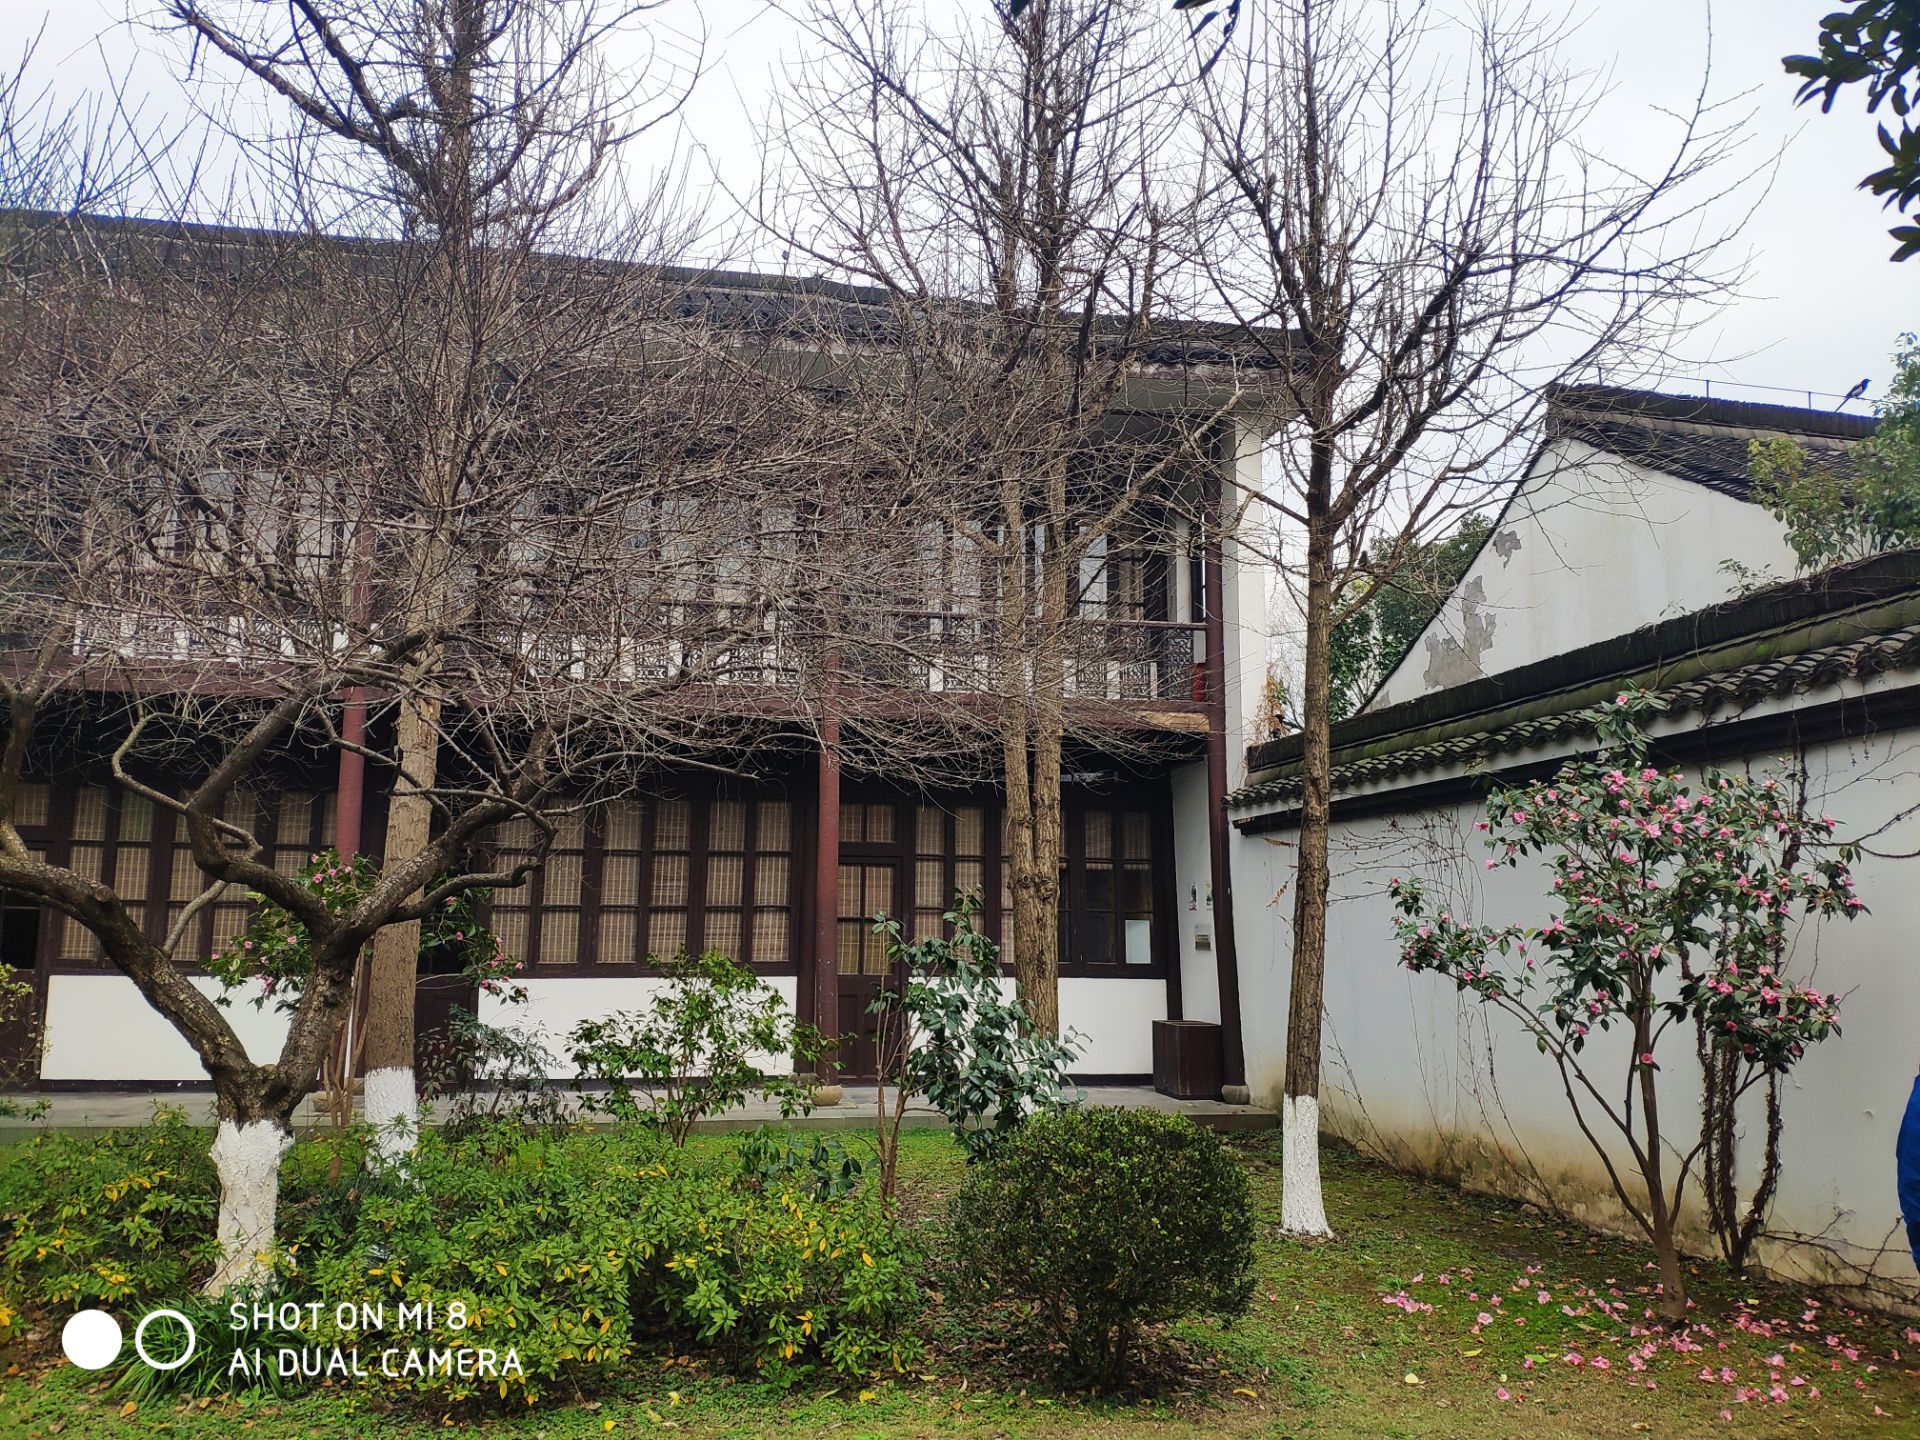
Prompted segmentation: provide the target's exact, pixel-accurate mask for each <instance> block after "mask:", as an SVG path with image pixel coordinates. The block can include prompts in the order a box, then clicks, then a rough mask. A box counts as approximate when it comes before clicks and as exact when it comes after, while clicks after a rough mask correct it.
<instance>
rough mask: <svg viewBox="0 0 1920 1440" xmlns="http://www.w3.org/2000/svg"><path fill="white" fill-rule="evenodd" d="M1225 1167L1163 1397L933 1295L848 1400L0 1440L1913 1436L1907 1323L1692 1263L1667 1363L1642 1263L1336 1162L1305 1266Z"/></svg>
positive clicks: (681, 1373) (691, 1375)
mask: <svg viewBox="0 0 1920 1440" xmlns="http://www.w3.org/2000/svg"><path fill="white" fill-rule="evenodd" d="M698 1143H703V1144H720V1143H726V1142H725V1141H721V1140H703V1141H701V1142H698ZM905 1145H906V1162H905V1185H906V1187H907V1189H908V1191H909V1195H910V1200H909V1208H910V1209H913V1210H914V1211H916V1212H917V1213H919V1214H921V1215H924V1216H927V1217H929V1218H931V1217H935V1216H937V1215H938V1214H939V1213H940V1211H941V1209H942V1200H943V1196H944V1193H945V1191H946V1189H947V1188H948V1187H950V1186H951V1184H952V1183H953V1182H954V1180H955V1178H956V1177H957V1176H958V1174H959V1172H960V1169H961V1166H960V1162H959V1155H958V1152H957V1150H956V1149H955V1148H954V1147H953V1146H952V1144H951V1143H950V1142H949V1141H948V1140H947V1138H946V1137H945V1136H944V1135H941V1134H935V1133H920V1134H911V1135H909V1136H907V1137H906V1139H905ZM1237 1148H1238V1150H1239V1152H1240V1153H1241V1155H1242V1156H1243V1157H1244V1158H1245V1160H1246V1162H1247V1164H1248V1165H1249V1167H1250V1168H1251V1170H1252V1172H1253V1178H1254V1187H1255V1195H1256V1199H1257V1204H1258V1207H1259V1213H1260V1218H1261V1222H1262V1239H1261V1242H1260V1246H1259V1269H1260V1286H1259V1290H1258V1294H1257V1297H1256V1301H1255V1306H1254V1310H1253V1313H1252V1314H1251V1315H1250V1316H1248V1317H1247V1319H1246V1320H1244V1321H1243V1322H1241V1323H1240V1324H1239V1325H1237V1326H1235V1327H1234V1328H1233V1329H1231V1330H1228V1331H1222V1330H1220V1329H1219V1328H1218V1327H1216V1326H1212V1325H1195V1326H1192V1327H1188V1328H1183V1329H1182V1330H1180V1331H1179V1332H1178V1333H1177V1335H1176V1336H1175V1337H1173V1339H1172V1343H1171V1344H1169V1345H1166V1346H1164V1347H1163V1348H1162V1351H1161V1354H1160V1356H1159V1357H1158V1359H1157V1361H1156V1368H1157V1371H1158V1373H1159V1374H1160V1375H1161V1377H1162V1381H1163V1386H1164V1387H1165V1388H1164V1389H1163V1392H1162V1393H1161V1394H1160V1395H1159V1396H1158V1397H1157V1398H1153V1399H1145V1398H1141V1397H1138V1396H1135V1397H1127V1398H1122V1399H1118V1400H1097V1399H1092V1398H1089V1397H1086V1396H1083V1395H1075V1394H1068V1393H1061V1392H1059V1391H1057V1390H1054V1389H1052V1388H1050V1387H1048V1386H1047V1385H1045V1384H1044V1383H1043V1382H1039V1381H1036V1380H1034V1379H1032V1378H1030V1377H1027V1376H1025V1375H1024V1374H1023V1371H1022V1368H1021V1366H1020V1364H1019V1361H1018V1357H1017V1356H1014V1355H1010V1354H1007V1353H1003V1352H1002V1351H1000V1350H999V1349H998V1348H997V1347H996V1344H995V1341H994V1337H968V1336H965V1335H962V1334H959V1333H957V1332H956V1330H955V1328H954V1327H952V1326H951V1325H949V1324H948V1323H947V1322H946V1321H945V1319H944V1316H943V1312H942V1310H941V1307H940V1304H939V1301H938V1299H937V1296H932V1297H930V1298H929V1310H928V1315H927V1317H926V1325H927V1331H928V1334H929V1335H930V1337H931V1340H932V1343H931V1345H930V1348H929V1353H928V1357H927V1360H926V1362H925V1364H924V1366H922V1367H921V1368H920V1369H918V1370H917V1371H916V1372H915V1373H913V1374H909V1375H890V1376H886V1377H874V1378H873V1379H871V1380H869V1381H867V1382H864V1383H862V1384H857V1385H833V1384H830V1383H829V1382H827V1381H825V1380H822V1381H820V1382H817V1383H816V1384H814V1385H811V1386H808V1385H802V1386H800V1387H799V1388H797V1389H796V1390H794V1391H791V1392H786V1391H776V1390H773V1389H771V1388H769V1387H766V1386H764V1385H757V1384H752V1383H746V1382H741V1381H738V1380H735V1379H733V1378H730V1377H727V1376H724V1375H715V1374H711V1373H708V1372H707V1371H706V1370H705V1369H704V1367H702V1366H701V1365H699V1364H698V1363H693V1362H690V1361H689V1360H688V1358H687V1357H683V1356H674V1355H670V1354H660V1355H655V1356H653V1357H650V1358H649V1359H648V1360H647V1361H646V1362H644V1363H642V1364H640V1365H637V1366H636V1367H635V1370H634V1373H633V1376H632V1379H631V1381H630V1382H629V1383H628V1384H626V1385H625V1386H624V1387H623V1389H622V1390H621V1391H620V1393H616V1394H607V1395H602V1396H599V1397H598V1398H597V1399H595V1400H592V1401H586V1400H576V1401H574V1402H572V1403H556V1404H555V1405H554V1406H552V1407H551V1408H550V1407H548V1406H546V1405H542V1406H540V1407H538V1408H537V1409H536V1410H533V1411H529V1412H527V1413H524V1414H519V1415H513V1416H509V1417H502V1416H499V1415H496V1414H491V1413H488V1412H485V1411H478V1412H473V1413H456V1414H453V1415H446V1416H443V1415H440V1414H437V1413H427V1412H422V1411H418V1410H413V1411H393V1410H387V1409H385V1408H383V1407H382V1405H381V1402H380V1400H379V1397H378V1395H377V1394H375V1393H367V1392H362V1393H360V1394H342V1393H339V1392H328V1391H320V1392H317V1393H310V1394H308V1395H306V1396H304V1397H303V1398H300V1399H298V1400H292V1401H284V1400H283V1401H251V1402H247V1403H240V1402H223V1401H219V1400H214V1401H211V1402H206V1403H201V1402H194V1403H193V1404H189V1405H173V1404H170V1403H169V1404H159V1405H147V1406H139V1407H135V1408H134V1409H133V1410H132V1412H131V1413H130V1414H122V1413H121V1412H122V1407H121V1406H120V1405H119V1404H118V1403H116V1402H115V1401H114V1400H112V1399H110V1398H109V1397H107V1396H106V1395H104V1394H103V1391H102V1387H100V1386H99V1385H98V1384H97V1383H96V1382H94V1381H93V1380H91V1379H90V1378H89V1377H86V1376H85V1375H83V1374H82V1373H81V1372H79V1371H76V1370H74V1369H73V1368H72V1367H70V1366H66V1365H64V1364H63V1365H59V1366H57V1367H56V1368H54V1369H52V1370H46V1369H44V1368H42V1367H41V1366H37V1365H32V1364H25V1365H21V1366H19V1367H17V1368H14V1369H11V1370H9V1371H8V1373H7V1374H6V1376H5V1377H4V1379H0V1436H6V1437H15V1436H26V1437H32V1436H52V1435H68V1436H86V1437H93V1436H97V1435H128V1436H135V1435H144V1434H154V1435H161V1434H165V1435H174V1436H182V1437H214V1436H222V1437H224V1436H233V1435H242V1434H245V1435H251V1436H260V1437H270V1440H280V1437H295V1436H301V1437H308V1436H311V1437H327V1440H346V1437H355V1440H358V1437H361V1436H365V1435H371V1434H374V1433H378V1434H380V1435H381V1436H383V1437H384V1436H394V1437H420V1440H424V1437H426V1436H428V1435H437V1434H444V1433H446V1431H447V1430H448V1429H450V1428H452V1429H472V1430H483V1431H491V1432H494V1433H497V1434H500V1435H502V1436H513V1437H526V1440H536V1437H545V1440H568V1437H578V1440H585V1437H589V1436H606V1435H615V1436H632V1435H640V1434H652V1433H655V1432H667V1431H673V1432H675V1433H677V1434H680V1435H686V1436H739V1437H759V1436H767V1435H783V1436H784V1435H793V1436H827V1435H831V1436H833V1437H836V1440H863V1437H872V1440H881V1437H886V1440H898V1437H908V1436H923V1435H924V1436H980V1437H1000V1436H1009V1437H1011V1436H1034V1437H1055V1436H1059V1437H1065V1436H1096V1435H1098V1436H1112V1435H1126V1434H1139V1435H1169V1436H1172V1435H1191V1434H1201V1433H1204V1434H1227V1435H1235V1436H1240V1435H1258V1436H1274V1437H1280V1436H1303V1437H1306V1436H1312V1437H1354V1440H1359V1437H1367V1440H1378V1437H1435V1440H1439V1437H1456V1436H1466V1435H1472V1436H1502V1437H1505V1436H1542V1437H1545V1436H1553V1437H1563V1436H1564V1437H1587V1436H1592V1437H1602V1436H1604V1437H1619V1436H1637V1435H1651V1436H1673V1437H1695V1436H1707V1435H1714V1434H1727V1435H1736V1434H1737V1435H1740V1436H1743V1437H1750V1436H1774V1435H1781V1436H1788V1435H1793V1436H1868V1435H1875V1436H1879V1435H1889V1436H1912V1437H1920V1330H1916V1329H1911V1328H1909V1323H1908V1322H1902V1321H1898V1320H1886V1319H1884V1318H1877V1317H1872V1316H1867V1315H1862V1314H1860V1313H1857V1312H1854V1311H1852V1310H1850V1309H1848V1308H1847V1307H1845V1306H1843V1305H1841V1304H1839V1303H1838V1302H1835V1301H1832V1300H1829V1299H1826V1298H1823V1297H1821V1296H1817V1295H1809V1294H1808V1292H1807V1291H1805V1290H1804V1289H1794V1288H1781V1287H1774V1286H1765V1285H1758V1284H1749V1285H1735V1284H1732V1283H1731V1282H1729V1281H1727V1280H1726V1278H1725V1277H1724V1276H1719V1275H1716V1274H1714V1273H1713V1272H1712V1271H1711V1269H1710V1268H1708V1267H1702V1270H1701V1273H1700V1274H1699V1275H1698V1277H1697V1295H1696V1299H1697V1301H1698V1306H1699V1320H1700V1322H1701V1326H1703V1327H1704V1328H1696V1329H1695V1331H1694V1332H1693V1333H1692V1334H1691V1336H1690V1337H1688V1339H1687V1340H1686V1341H1685V1342H1684V1344H1685V1345H1686V1346H1687V1347H1697V1348H1687V1349H1683V1350H1676V1348H1675V1346H1674V1342H1672V1341H1667V1342H1665V1343H1664V1344H1661V1343H1659V1342H1658V1341H1657V1340H1656V1339H1655V1338H1654V1337H1647V1336H1635V1335H1633V1334H1632V1333H1631V1332H1632V1330H1633V1328H1634V1326H1635V1325H1637V1324H1641V1323H1644V1322H1643V1321H1642V1316H1643V1313H1644V1312H1645V1311H1646V1310H1647V1308H1648V1306H1649V1304H1650V1302H1649V1300H1648V1298H1647V1291H1648V1289H1649V1288H1650V1286H1651V1284H1652V1278H1651V1275H1650V1272H1649V1271H1648V1270H1647V1268H1646V1265H1647V1256H1646V1255H1645V1254H1644V1253H1643V1252H1641V1251H1639V1250H1636V1249H1634V1248H1632V1247H1629V1246H1626V1245H1622V1244H1619V1243H1617V1242H1614V1241H1611V1240H1607V1239H1603V1238H1599V1237H1595V1236H1593V1235H1591V1234H1589V1233H1587V1232H1585V1231H1582V1230H1578V1229H1574V1228H1570V1227H1566V1226H1561V1225H1558V1224H1556V1223H1555V1222H1553V1221H1551V1220H1547V1219H1545V1218H1543V1217H1541V1216H1539V1215H1538V1214H1535V1213H1532V1212H1529V1211H1527V1210H1525V1209H1523V1208H1521V1207H1518V1206H1512V1205H1506V1204H1502V1203H1498V1202H1494V1201H1489V1200H1484V1199H1480V1198H1476V1197H1471V1196H1463V1195H1461V1194H1460V1193H1459V1192H1457V1191H1454V1190H1451V1189H1448V1188H1445V1187H1443V1186H1438V1185H1430V1184H1425V1183H1422V1182H1419V1181H1415V1180H1410V1179H1408V1178H1406V1177H1403V1176H1400V1175H1397V1174H1394V1173H1393V1172H1391V1171H1387V1170H1384V1169H1382V1168H1380V1167H1378V1166H1375V1165H1372V1164H1370V1163H1367V1162H1365V1161H1362V1160H1360V1159H1358V1158H1356V1157H1354V1156H1352V1155H1350V1154H1347V1153H1345V1152H1342V1151H1330V1152H1329V1154H1328V1156H1327V1174H1326V1185H1327V1202H1328V1210H1329V1214H1330V1216H1331V1219H1332V1221H1333V1224H1334V1226H1335V1228H1336V1230H1337V1231H1338V1232H1339V1239H1338V1240H1337V1241H1335V1242H1333V1243H1331V1244H1326V1245H1316V1246H1303V1245H1299V1244H1295V1243H1292V1242H1290V1241H1287V1240H1284V1239H1281V1238H1279V1237H1278V1236H1277V1235H1276V1234H1275V1233H1274V1230H1273V1227H1274V1226H1275V1225H1276V1223H1277V1221H1278V1216H1279V1210H1280V1175H1279V1169H1278V1147H1277V1145H1276V1144H1275V1143H1274V1142H1273V1140H1272V1139H1271V1138H1270V1137H1264V1136H1263V1137H1258V1138H1254V1139H1248V1140H1243V1141H1240V1142H1237ZM1543 1297H1544V1298H1543ZM1428 1307H1431V1308H1428ZM1909 1336H1911V1337H1912V1338H1909ZM1573 1356H1577V1357H1578V1360H1579V1363H1577V1364H1576V1363H1574V1362H1573V1360H1572V1359H1571V1358H1570V1357H1573ZM1703 1377H1704V1378H1703ZM1503 1394H1504V1397H1505V1398H1502V1397H1503ZM1776 1394H1777V1395H1778V1396H1780V1397H1784V1398H1774V1397H1775V1395H1776Z"/></svg>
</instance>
